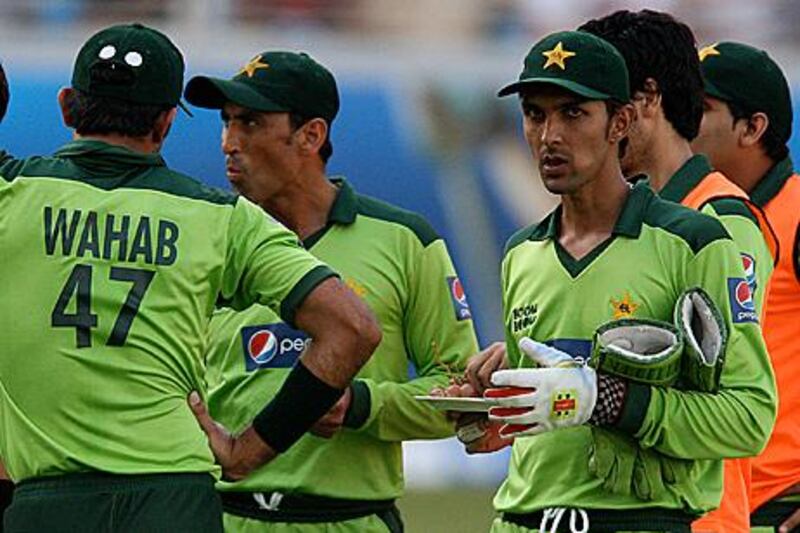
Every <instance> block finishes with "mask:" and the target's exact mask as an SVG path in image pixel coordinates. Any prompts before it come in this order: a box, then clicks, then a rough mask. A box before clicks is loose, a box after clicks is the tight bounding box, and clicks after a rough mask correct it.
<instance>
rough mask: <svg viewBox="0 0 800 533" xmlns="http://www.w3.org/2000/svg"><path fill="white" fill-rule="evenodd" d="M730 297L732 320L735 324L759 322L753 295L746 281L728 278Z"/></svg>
mask: <svg viewBox="0 0 800 533" xmlns="http://www.w3.org/2000/svg"><path fill="white" fill-rule="evenodd" d="M728 297H729V299H730V302H731V320H732V321H733V322H734V323H735V324H739V323H742V322H758V313H756V304H755V301H753V293H752V292H751V291H750V285H749V284H748V283H747V280H746V279H744V278H728Z"/></svg>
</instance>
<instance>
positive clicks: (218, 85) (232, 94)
mask: <svg viewBox="0 0 800 533" xmlns="http://www.w3.org/2000/svg"><path fill="white" fill-rule="evenodd" d="M183 96H184V98H186V101H187V102H189V103H190V104H192V105H194V106H197V107H203V108H206V109H222V108H223V107H224V106H225V104H226V103H227V102H233V103H234V104H236V105H240V106H242V107H246V108H248V109H254V110H256V111H289V108H288V107H286V106H285V105H282V104H279V103H278V102H275V101H273V100H270V99H269V98H267V97H266V96H264V95H262V94H261V93H259V92H258V91H256V90H255V89H253V88H251V87H250V86H248V85H247V84H245V83H242V82H240V81H236V80H223V79H220V78H211V77H208V76H195V77H194V78H192V79H191V80H189V83H187V84H186V89H185V90H184V92H183Z"/></svg>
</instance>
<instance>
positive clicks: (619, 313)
mask: <svg viewBox="0 0 800 533" xmlns="http://www.w3.org/2000/svg"><path fill="white" fill-rule="evenodd" d="M609 303H610V304H611V309H612V310H613V313H614V320H619V319H620V318H630V317H632V316H633V315H634V313H636V310H637V309H639V304H637V303H636V302H634V301H633V298H631V295H630V293H629V292H628V291H625V294H623V295H622V298H621V299H619V300H617V299H616V298H611V301H610V302H609Z"/></svg>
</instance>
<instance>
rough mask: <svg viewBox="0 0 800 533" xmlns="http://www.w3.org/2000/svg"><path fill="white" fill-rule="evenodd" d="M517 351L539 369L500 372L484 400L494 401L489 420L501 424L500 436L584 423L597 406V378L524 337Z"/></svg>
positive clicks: (589, 370)
mask: <svg viewBox="0 0 800 533" xmlns="http://www.w3.org/2000/svg"><path fill="white" fill-rule="evenodd" d="M519 347H520V349H521V350H522V353H524V354H525V355H526V356H527V357H528V358H529V359H531V360H532V361H533V362H535V363H536V364H537V365H539V368H520V369H515V370H499V371H497V372H495V373H494V374H492V385H494V386H495V387H497V388H492V389H488V390H486V392H485V393H484V397H485V398H492V399H494V400H495V401H496V403H497V407H492V408H491V409H489V419H490V420H493V421H496V422H501V423H503V424H504V425H503V426H502V427H501V428H500V434H501V435H502V436H504V437H511V436H513V437H517V436H527V435H538V434H540V433H545V432H547V431H552V430H554V429H558V428H564V427H571V426H579V425H581V424H585V423H586V422H587V421H588V420H589V417H591V415H592V412H593V411H594V407H595V403H596V402H597V374H596V373H595V371H594V369H593V368H590V367H588V366H585V365H581V364H578V363H577V362H576V361H575V360H574V359H573V358H572V356H571V355H569V354H567V353H565V352H562V351H561V350H557V349H555V348H552V347H550V346H547V345H545V344H542V343H539V342H536V341H534V340H531V339H529V338H528V337H524V338H522V340H520V342H519Z"/></svg>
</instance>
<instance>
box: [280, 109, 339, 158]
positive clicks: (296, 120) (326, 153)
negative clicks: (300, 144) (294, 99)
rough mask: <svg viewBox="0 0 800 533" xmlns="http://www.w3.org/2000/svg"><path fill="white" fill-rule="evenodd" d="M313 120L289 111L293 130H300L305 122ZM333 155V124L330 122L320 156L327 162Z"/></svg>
mask: <svg viewBox="0 0 800 533" xmlns="http://www.w3.org/2000/svg"><path fill="white" fill-rule="evenodd" d="M309 120H311V119H310V118H308V117H306V116H303V115H301V114H300V113H296V112H294V111H290V112H289V125H290V126H291V127H292V131H297V130H299V129H300V128H301V127H302V126H303V124H305V123H306V122H308V121H309ZM332 155H333V143H332V142H331V124H330V123H328V133H327V135H326V136H325V143H324V144H323V145H322V147H321V148H320V149H319V157H320V159H322V162H323V163H327V162H328V159H330V158H331V156H332Z"/></svg>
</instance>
